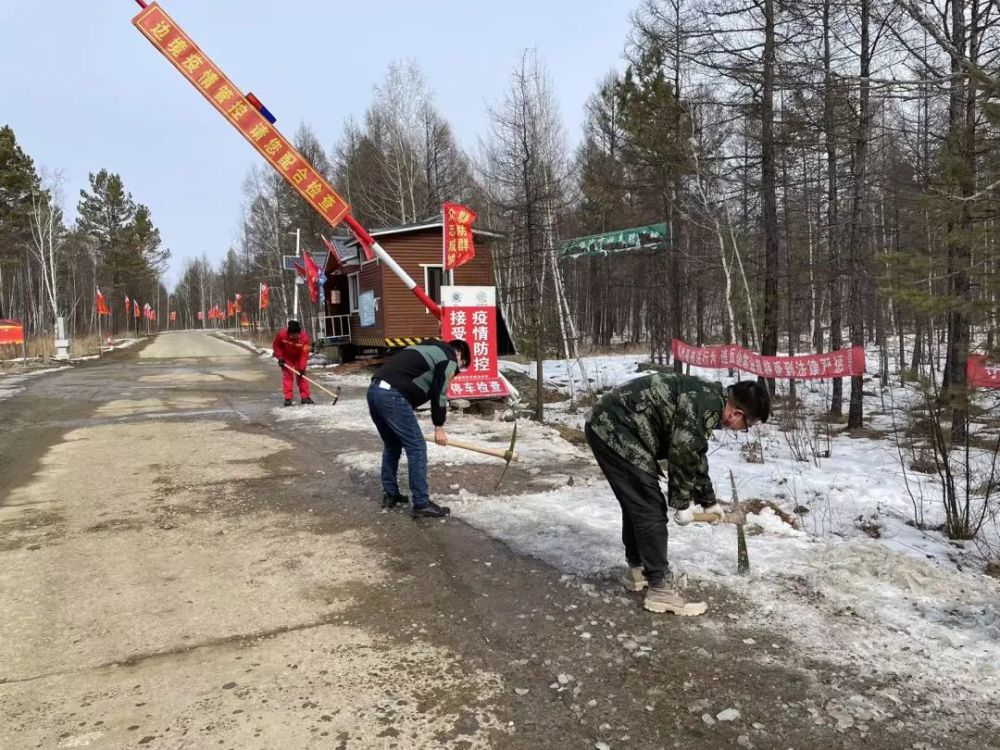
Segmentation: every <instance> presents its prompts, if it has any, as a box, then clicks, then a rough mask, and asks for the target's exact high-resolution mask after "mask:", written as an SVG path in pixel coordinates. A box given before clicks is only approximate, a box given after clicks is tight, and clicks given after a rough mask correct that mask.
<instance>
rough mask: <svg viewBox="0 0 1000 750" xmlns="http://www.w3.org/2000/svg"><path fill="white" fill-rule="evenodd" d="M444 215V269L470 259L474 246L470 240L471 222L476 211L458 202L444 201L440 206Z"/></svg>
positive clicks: (473, 253)
mask: <svg viewBox="0 0 1000 750" xmlns="http://www.w3.org/2000/svg"><path fill="white" fill-rule="evenodd" d="M441 213H442V215H443V216H444V270H446V271H449V270H451V269H453V268H458V267H459V266H460V265H462V264H463V263H467V262H468V261H470V260H472V259H473V258H474V257H475V255H476V248H475V245H474V244H473V241H472V222H474V221H475V220H476V216H477V214H476V212H475V211H473V210H472V209H471V208H466V207H465V206H462V205H460V204H458V203H445V204H444V205H443V206H442V207H441Z"/></svg>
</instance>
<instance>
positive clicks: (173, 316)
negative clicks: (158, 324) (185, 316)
mask: <svg viewBox="0 0 1000 750" xmlns="http://www.w3.org/2000/svg"><path fill="white" fill-rule="evenodd" d="M170 320H171V322H174V321H176V320H177V311H176V310H171V311H170Z"/></svg>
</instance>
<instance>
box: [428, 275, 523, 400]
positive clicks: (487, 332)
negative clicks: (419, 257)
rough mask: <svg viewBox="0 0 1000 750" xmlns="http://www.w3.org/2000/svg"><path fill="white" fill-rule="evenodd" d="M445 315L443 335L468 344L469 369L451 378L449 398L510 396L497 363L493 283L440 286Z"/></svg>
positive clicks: (442, 320) (495, 311) (494, 291)
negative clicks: (487, 284)
mask: <svg viewBox="0 0 1000 750" xmlns="http://www.w3.org/2000/svg"><path fill="white" fill-rule="evenodd" d="M441 300H442V309H443V312H444V315H443V317H442V319H441V338H443V339H444V340H445V341H449V340H451V339H462V340H463V341H464V342H465V343H467V344H468V345H469V351H470V353H471V355H472V361H471V362H470V363H469V367H468V369H466V370H465V371H464V372H461V373H459V374H458V375H456V376H455V377H454V378H452V381H451V386H450V387H449V389H448V397H449V398H467V399H476V398H501V397H503V396H509V395H510V392H509V391H508V389H507V384H506V383H505V382H504V381H503V380H502V379H501V378H500V372H499V367H498V364H497V308H496V288H495V287H492V286H445V287H441Z"/></svg>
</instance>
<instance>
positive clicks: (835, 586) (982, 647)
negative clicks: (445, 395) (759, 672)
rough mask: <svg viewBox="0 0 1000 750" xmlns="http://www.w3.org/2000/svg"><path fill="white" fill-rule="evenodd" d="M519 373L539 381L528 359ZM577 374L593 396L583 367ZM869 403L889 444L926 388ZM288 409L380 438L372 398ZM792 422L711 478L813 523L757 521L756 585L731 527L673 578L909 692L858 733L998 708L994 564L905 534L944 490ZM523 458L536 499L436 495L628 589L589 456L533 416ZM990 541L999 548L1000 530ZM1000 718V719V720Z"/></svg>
mask: <svg viewBox="0 0 1000 750" xmlns="http://www.w3.org/2000/svg"><path fill="white" fill-rule="evenodd" d="M643 359H645V358H644V357H641V356H636V355H625V356H620V357H613V356H608V357H594V358H587V359H586V360H585V361H584V369H585V371H586V373H587V376H588V377H589V378H591V381H592V383H593V384H594V385H595V386H597V387H598V388H599V389H600V390H605V389H607V388H609V387H613V386H615V385H619V384H621V383H623V382H625V381H626V380H628V379H630V378H633V377H637V376H638V375H639V374H641V373H638V372H637V371H636V366H637V364H638V362H640V361H642V360H643ZM503 367H504V369H505V370H507V371H509V370H512V369H518V370H521V371H522V372H527V371H528V367H526V366H523V365H517V364H514V363H504V365H503ZM692 370H693V372H692V374H697V375H700V376H703V377H706V378H708V379H713V380H720V379H721V380H724V381H727V382H728V381H729V380H730V379H729V378H727V377H726V373H725V371H722V370H713V371H708V370H698V369H696V368H692ZM532 371H533V370H532ZM572 371H573V373H574V375H575V376H576V378H577V380H578V383H577V385H578V386H580V385H582V382H580V373H579V369H578V368H577V367H574V368H572ZM544 372H545V379H546V381H547V383H549V384H550V385H552V386H554V387H557V388H559V389H560V390H561V391H563V392H566V391H567V390H568V388H567V386H568V377H567V368H566V366H565V363H563V362H547V363H545V369H544ZM331 374H332V375H333V377H332V381H331V382H340V379H339V378H338V377H337V376H336V375H335V371H331ZM733 379H736V378H733ZM354 380H358V382H356V383H355V382H353V381H354ZM364 380H365V382H367V379H366V378H364ZM345 384H346V383H345ZM350 384H352V385H361V384H362V383H361V379H359V378H354V377H352V378H350ZM848 387H849V386H848ZM848 387H845V395H846V392H847V389H848ZM828 389H829V384H809V383H800V384H799V395H800V397H801V398H803V400H804V401H805V402H806V404H807V406H808V407H810V408H812V409H814V410H816V411H817V412H818V411H821V410H822V409H824V408H825V405H826V403H827V402H828V399H829V390H828ZM780 390H783V389H782V388H779V391H780ZM578 392H579V389H578ZM866 392H868V394H869V395H868V396H866V410H867V412H866V413H867V414H870V415H871V414H874V415H875V416H874V417H871V418H870V419H869V424H871V425H872V426H874V427H877V428H879V429H882V430H886V431H889V430H892V429H893V426H894V424H895V425H901V423H902V419H903V417H902V406H903V405H905V404H909V403H911V402H913V400H914V399H915V393H914V391H913V390H912V388H911V389H902V388H899V387H894V388H893V389H892V390H891V391H887V392H886V393H882V392H880V389H879V384H878V382H877V381H871V382H868V383H866ZM547 408H548V410H549V411H548V413H549V415H550V416H554V417H555V421H559V422H563V423H565V424H571V425H574V426H577V427H580V426H582V423H583V419H584V417H585V415H586V409H581V410H578V411H576V412H575V413H570V412H569V411H568V410H567V408H566V404H565V403H563V404H556V405H548V407H547ZM276 413H277V417H278V418H279V419H281V420H286V419H306V420H309V421H311V422H315V423H316V424H327V425H328V426H329V427H336V424H337V423H338V422H339V423H341V424H342V425H344V424H346V425H350V426H351V429H357V428H358V426H359V425H364V427H363V429H366V430H369V431H370V433H371V436H372V437H373V438H374V436H375V433H374V428H373V427H370V421H369V420H368V417H367V407H366V405H365V404H364V401H363V400H361V399H351V400H342V401H341V403H340V404H339V405H338V406H337V407H334V408H332V409H331V408H329V407H328V408H326V409H323V408H317V409H315V410H298V409H296V410H277V412H276ZM894 415H895V416H894ZM779 422H780V419H775V420H774V421H773V422H772V423H771V424H768V425H763V426H761V427H759V428H757V429H755V430H754V431H752V432H751V433H747V434H743V433H731V432H722V431H720V432H717V433H716V436H715V440H714V441H713V442H712V443H711V445H710V455H709V462H710V471H711V476H712V479H713V482H714V484H715V486H716V491H717V493H718V494H719V496H720V498H721V499H723V501H728V500H729V496H730V493H731V490H730V474H732V477H733V478H734V479H735V483H736V487H737V490H738V492H739V494H740V497H741V499H742V500H743V501H747V500H750V499H761V500H765V501H771V502H773V503H775V504H776V505H777V506H778V507H779V508H781V510H782V511H784V512H786V513H789V514H792V515H793V516H795V515H797V516H798V517H799V523H798V527H797V528H793V527H792V526H790V525H788V524H787V523H785V522H784V521H782V520H781V518H779V517H778V516H777V515H776V514H775V513H774V512H773V511H772V510H771V509H770V508H769V507H765V508H764V509H763V510H761V512H760V513H758V514H755V515H751V516H750V517H749V519H748V524H747V530H748V546H749V553H750V562H751V575H750V576H747V577H740V576H737V575H736V572H735V570H736V540H735V530H734V528H733V527H732V526H707V525H698V524H693V525H690V526H687V527H677V526H676V525H674V524H671V526H670V530H671V537H670V559H671V563H672V565H673V567H674V571H675V573H676V574H677V575H678V576H680V577H681V579H682V580H686V581H687V582H688V585H689V587H691V590H692V591H693V592H694V594H693V595H697V589H698V588H699V587H700V586H701V585H702V584H703V583H712V584H717V585H721V586H724V587H726V588H728V589H731V590H733V591H735V592H737V593H739V594H741V595H742V596H744V597H745V598H746V600H747V602H748V608H747V611H746V613H745V614H744V615H741V618H742V619H744V620H747V619H749V620H753V621H759V622H760V624H761V625H764V626H768V627H770V628H772V629H774V630H777V631H780V632H783V633H785V634H786V635H787V636H788V637H789V639H790V640H792V641H793V642H796V643H798V644H799V646H800V648H801V650H802V652H803V653H804V654H808V655H809V656H810V657H811V658H816V659H820V660H828V661H830V662H831V663H832V664H833V665H835V666H837V667H840V668H844V669H850V670H851V673H852V674H858V675H860V676H870V677H872V678H876V677H877V678H879V679H888V678H892V681H893V682H894V684H895V685H896V687H893V688H886V690H884V691H882V692H883V693H884V694H882V695H880V696H877V697H876V698H871V697H870V696H869V697H866V698H864V700H863V701H861V702H860V703H859V704H858V705H857V706H853V707H852V708H851V709H850V710H849V711H848V710H847V709H845V711H847V713H846V714H845V716H846V718H845V719H844V721H852V720H853V719H851V716H855V717H856V716H858V715H864V714H865V713H866V712H867V713H868V714H871V715H873V716H876V717H877V716H878V715H880V712H881V714H885V713H886V712H890V711H891V710H892V709H893V707H894V704H895V703H896V702H897V701H900V700H905V698H906V697H907V696H910V697H911V698H912V697H913V696H914V695H922V696H925V697H927V696H930V697H927V698H926V699H927V700H930V701H931V704H929V706H928V710H943V711H945V712H951V713H959V712H962V711H969V710H983V709H985V708H986V707H987V706H990V707H992V706H994V705H995V702H996V700H997V696H998V695H1000V582H998V581H997V580H995V579H993V578H990V577H988V576H986V575H984V574H983V573H981V572H980V571H981V570H982V561H981V560H980V559H978V558H977V557H976V555H975V549H974V547H972V546H969V545H965V546H962V545H958V544H955V543H952V542H950V541H949V540H947V539H946V538H945V537H944V536H943V535H942V534H940V533H938V532H932V531H924V530H920V529H917V528H915V527H913V526H912V525H908V524H907V521H910V520H911V519H912V518H913V516H914V502H918V503H921V504H922V509H923V513H924V520H925V522H926V524H927V525H928V526H934V525H935V524H937V523H940V522H941V521H942V520H943V517H944V516H943V512H942V508H941V504H940V500H939V488H938V487H937V485H936V481H935V479H934V478H933V477H932V476H930V475H927V474H922V473H918V472H915V471H911V470H909V469H907V470H905V471H904V469H903V466H902V464H901V461H900V457H899V453H898V451H897V447H896V441H895V440H894V439H892V438H891V437H890V438H883V439H871V438H868V437H856V438H855V437H849V436H847V435H843V434H839V431H840V430H841V429H842V427H840V426H834V428H833V434H832V435H831V437H830V441H831V442H830V455H829V456H828V457H822V456H820V457H815V456H813V455H812V451H810V450H809V449H808V447H807V446H805V433H804V432H803V431H798V432H795V431H792V432H782V431H781V430H780V429H779V426H780V425H779ZM812 424H813V422H812V420H810V425H812ZM369 428H370V429H369ZM447 429H448V432H449V434H450V435H453V436H455V437H462V438H466V439H469V440H474V441H478V442H485V443H489V444H491V445H493V446H494V447H498V448H505V447H506V441H507V440H508V439H509V430H510V425H509V424H507V423H503V422H499V421H497V422H494V423H489V422H483V421H482V420H480V419H476V418H472V417H457V415H452V416H451V417H449V422H448V425H447ZM427 431H430V425H429V421H428V424H427ZM819 432H820V433H822V432H823V430H820V431H819ZM820 439H821V442H822V443H823V444H822V445H820V446H819V449H820V450H819V451H818V452H819V453H821V452H822V451H823V450H825V449H826V447H827V446H826V445H825V439H826V438H825V436H823V435H822V434H821V435H820ZM756 443H759V449H758V448H756V447H755V445H754V444H756ZM793 445H795V446H798V449H797V450H793V447H792V446H793ZM518 448H519V450H520V452H521V453H522V456H523V466H524V468H526V469H527V470H528V471H529V472H532V473H535V474H537V475H538V476H539V478H542V477H544V478H545V480H546V481H540V482H537V483H536V484H535V490H533V491H532V492H530V493H529V494H520V495H508V494H501V495H497V494H485V495H476V494H473V493H471V492H470V491H469V490H467V489H465V488H463V487H460V486H455V485H453V486H452V487H450V488H449V489H448V490H446V491H444V493H443V494H442V492H441V490H443V489H444V488H434V489H435V491H436V492H435V496H436V497H437V498H438V499H439V500H441V501H442V502H446V503H448V504H450V505H451V506H452V508H453V511H454V513H455V515H456V516H457V517H459V518H461V519H462V520H464V521H466V522H468V523H470V524H472V525H474V526H477V527H479V528H481V529H484V530H485V531H487V532H488V533H490V534H491V535H494V536H496V537H497V538H499V539H502V540H503V541H505V542H506V543H507V544H509V545H510V546H511V547H512V548H514V549H517V550H519V551H522V552H524V553H526V554H530V555H533V556H536V557H538V558H540V559H543V560H545V561H547V562H549V563H551V564H553V565H555V566H556V567H558V568H559V569H561V570H563V571H565V572H566V573H567V574H569V575H573V576H582V577H586V578H594V577H596V578H609V577H611V576H613V575H615V574H616V573H617V572H618V571H619V570H621V568H622V566H623V564H624V559H623V551H622V549H621V542H620V533H621V526H620V523H621V516H620V511H619V508H618V504H617V502H616V501H615V499H614V497H613V495H612V493H611V490H610V488H609V487H608V485H607V483H606V482H605V481H604V478H603V477H602V476H601V475H600V472H599V470H598V469H597V467H596V465H594V464H593V462H592V460H591V459H590V457H589V454H588V453H586V452H584V451H581V450H580V449H578V448H576V447H574V446H573V445H571V444H569V443H567V442H566V441H565V440H563V439H562V438H561V437H560V436H559V434H558V432H556V431H555V430H553V429H552V428H549V427H546V426H541V425H537V424H534V423H531V422H528V421H527V420H522V421H521V423H520V425H519V440H518ZM803 452H804V453H805V457H806V458H807V460H805V461H803V460H797V457H796V454H798V458H799V459H801V458H802V453H803ZM754 454H757V455H759V456H760V457H762V459H763V461H762V462H753V463H751V462H750V461H749V460H748V457H750V458H753V459H755V460H757V455H754ZM429 456H430V461H431V462H432V464H433V463H437V462H444V463H447V464H449V465H454V464H455V463H461V464H470V470H471V471H479V469H478V468H473V466H475V467H479V466H481V465H482V464H485V463H489V462H491V461H494V459H490V458H488V457H485V456H477V455H476V454H471V453H465V452H461V451H456V450H455V449H448V448H439V447H437V446H431V447H430V454H429ZM379 458H380V453H379V451H377V450H359V451H357V452H354V453H347V454H345V455H344V456H343V457H342V458H341V459H340V460H341V461H342V462H343V463H344V464H346V465H348V466H350V467H352V468H355V469H359V470H363V471H368V472H372V473H377V472H378V466H379ZM907 465H908V464H907ZM571 477H572V479H571ZM796 510H797V511H798V513H795V511H796ZM987 533H988V534H995V533H996V529H995V526H991V527H990V529H988V531H987ZM768 647H769V646H768V645H766V644H762V645H761V646H759V648H761V649H766V648H768ZM851 711H853V712H854V713H851ZM859 712H860V713H859ZM991 715H992V716H993V720H994V721H997V720H1000V717H998V716H997V715H996V712H995V711H994V712H992V714H991Z"/></svg>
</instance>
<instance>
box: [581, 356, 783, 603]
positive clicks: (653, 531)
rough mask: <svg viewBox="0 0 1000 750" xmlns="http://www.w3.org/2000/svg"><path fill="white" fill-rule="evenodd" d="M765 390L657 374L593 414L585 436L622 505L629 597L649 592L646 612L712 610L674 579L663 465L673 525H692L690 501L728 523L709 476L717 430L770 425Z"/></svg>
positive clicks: (617, 393) (616, 393) (610, 397)
mask: <svg viewBox="0 0 1000 750" xmlns="http://www.w3.org/2000/svg"><path fill="white" fill-rule="evenodd" d="M769 412H770V401H769V397H768V392H767V389H766V388H765V387H764V386H763V385H762V384H760V383H758V382H756V381H751V380H747V381H743V382H740V383H736V384H735V385H732V386H729V387H728V388H723V386H722V384H721V383H711V382H708V381H705V380H700V379H699V378H696V377H692V376H689V375H679V374H673V373H653V374H650V375H645V376H642V377H639V378H636V379H635V380H632V381H630V382H628V383H626V384H625V385H623V386H620V387H619V388H616V389H614V390H612V391H610V392H608V393H606V394H605V395H604V396H603V397H602V398H601V400H600V401H599V402H598V403H597V405H596V406H594V408H593V409H592V410H591V412H590V414H589V415H588V416H587V423H586V427H585V434H586V436H587V442H588V443H589V444H590V447H591V449H592V450H593V452H594V457H595V458H596V459H597V463H598V464H599V465H600V467H601V470H602V471H603V472H604V475H605V477H607V480H608V482H609V484H610V485H611V489H612V490H613V491H614V493H615V497H617V498H618V502H619V504H620V505H621V507H622V542H623V543H624V545H625V558H626V560H627V562H628V565H629V572H628V574H627V575H626V577H625V578H624V579H622V582H623V583H624V584H625V587H626V588H628V589H629V590H631V591H641V590H642V589H644V588H646V587H647V586H648V588H649V590H648V591H647V592H646V599H645V607H646V609H649V610H652V611H654V612H673V613H675V614H681V615H700V614H702V613H703V612H704V611H705V609H706V606H705V604H704V603H701V602H685V601H684V600H683V599H682V598H681V596H680V594H679V593H678V592H677V590H676V589H675V588H674V587H673V585H672V583H671V582H670V579H669V571H670V569H669V565H668V563H667V500H666V499H665V498H664V497H663V492H662V490H661V489H660V483H659V476H660V475H661V474H662V472H661V470H660V465H659V462H660V461H665V462H666V464H667V488H668V489H667V494H668V496H669V505H670V506H671V507H672V508H674V509H675V513H674V520H675V521H677V523H679V524H685V523H690V521H691V519H692V517H693V512H694V511H693V509H692V507H691V505H692V503H697V504H698V505H701V506H702V507H703V508H704V509H705V512H706V513H714V514H716V515H718V516H719V518H720V519H721V518H722V514H723V511H722V507H721V506H720V505H719V504H718V501H717V500H716V497H715V490H714V489H713V487H712V480H711V479H710V478H709V475H708V455H707V454H708V438H709V436H710V435H711V433H712V430H714V429H716V428H719V427H724V428H727V429H734V430H735V429H748V428H749V427H750V426H751V425H753V424H756V423H758V422H766V421H767V417H768V414H769Z"/></svg>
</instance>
